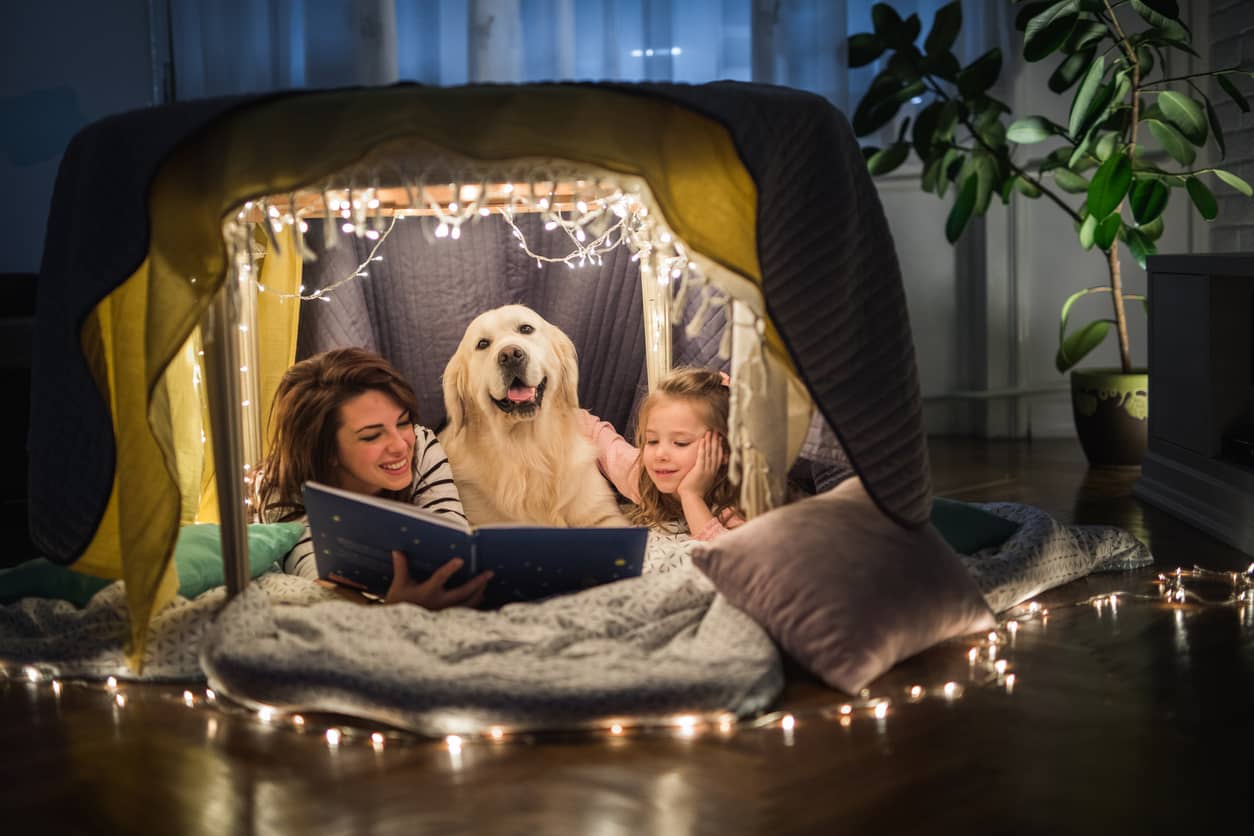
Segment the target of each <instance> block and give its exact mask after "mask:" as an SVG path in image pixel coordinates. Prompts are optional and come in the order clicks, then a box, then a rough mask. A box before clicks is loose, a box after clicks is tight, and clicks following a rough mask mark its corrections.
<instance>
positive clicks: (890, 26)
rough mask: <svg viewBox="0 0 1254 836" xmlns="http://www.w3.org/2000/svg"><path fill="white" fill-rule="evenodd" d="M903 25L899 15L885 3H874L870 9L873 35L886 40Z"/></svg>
mask: <svg viewBox="0 0 1254 836" xmlns="http://www.w3.org/2000/svg"><path fill="white" fill-rule="evenodd" d="M863 8H865V7H863ZM903 24H904V21H903V20H902V19H901V15H899V14H897V10H896V9H894V8H893V7H892V6H890V5H888V4H887V3H876V4H875V5H874V6H872V7H871V25H872V26H874V27H875V34H877V35H881V36H883V37H885V39H887V37H888V35H889V34H890V33H892V32H895V31H896V30H897V29H899V28H901V26H902V25H903Z"/></svg>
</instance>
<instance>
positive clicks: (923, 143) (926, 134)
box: [910, 102, 945, 160]
mask: <svg viewBox="0 0 1254 836" xmlns="http://www.w3.org/2000/svg"><path fill="white" fill-rule="evenodd" d="M944 107H945V105H944V104H942V103H941V102H932V103H931V104H930V105H928V106H927V107H925V108H923V109H922V110H920V111H919V115H918V117H917V118H916V119H915V120H914V131H913V132H912V133H911V135H910V136H911V139H912V140H913V141H914V151H915V153H916V154H918V155H919V159H921V160H929V159H931V158H932V155H933V150H932V149H933V147H934V146H935V145H936V144H937V143H939V142H944V140H942V139H939V138H938V137H937V136H936V126H937V125H939V124H940V118H941V111H942V110H944Z"/></svg>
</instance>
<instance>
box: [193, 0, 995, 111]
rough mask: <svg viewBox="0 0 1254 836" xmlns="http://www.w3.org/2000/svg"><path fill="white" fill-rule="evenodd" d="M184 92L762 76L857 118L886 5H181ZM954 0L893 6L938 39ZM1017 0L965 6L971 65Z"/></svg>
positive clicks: (271, 0) (244, 0) (516, 1)
mask: <svg viewBox="0 0 1254 836" xmlns="http://www.w3.org/2000/svg"><path fill="white" fill-rule="evenodd" d="M168 2H169V4H170V5H169V20H170V42H171V43H170V53H171V56H172V63H173V67H174V84H173V88H174V90H173V92H174V98H176V99H179V100H183V99H191V98H199V97H203V96H216V95H224V94H230V93H243V92H261V91H267V90H280V89H286V88H299V87H339V86H348V85H373V84H390V83H392V82H395V81H417V82H422V83H424V84H439V85H455V84H466V83H473V82H528V81H549V80H568V79H575V80H609V79H613V80H624V81H645V80H650V81H678V82H690V83H701V82H705V81H713V80H717V79H734V80H740V81H759V82H765V83H771V84H781V85H786V86H789V87H796V88H800V89H803V90H809V91H811V92H813V93H817V94H819V95H821V96H824V97H826V98H827V99H828V100H830V101H831V102H832V103H833V104H835V105H837V106H838V107H840V108H842V109H845V110H849V109H851V108H852V106H853V105H854V104H856V103H857V101H858V98H859V97H860V96H861V94H862V92H863V91H864V90H865V89H866V86H867V85H868V84H869V83H870V80H871V78H873V77H874V75H875V74H876V73H877V72H878V71H879V69H880V68H879V67H878V66H877V65H871V66H868V67H861V68H859V69H856V70H850V69H848V66H847V61H846V55H845V39H846V38H847V37H848V35H849V34H850V33H852V32H865V31H870V29H871V6H872V2H871V0H469V2H463V0H360V2H353V0H309V2H302V0H265V2H250V1H249V0H168ZM945 2H946V0H892V2H891V3H890V5H892V6H893V7H894V8H896V9H897V10H898V12H899V13H900V14H901V16H902V17H906V16H908V15H909V14H911V13H917V14H918V15H919V16H920V17H921V18H922V20H923V30H924V32H926V31H927V30H928V29H929V28H930V26H931V23H932V16H933V15H934V14H935V11H936V9H938V8H940V7H941V6H942V5H944V4H945ZM1011 11H1012V10H1011V9H1009V4H1008V3H1006V2H1005V0H963V16H964V19H965V23H964V25H963V31H962V37H961V39H960V41H959V44H958V47H959V57H960V58H962V59H965V60H970V59H971V58H974V57H975V56H976V55H978V54H979V53H981V52H983V51H984V50H986V49H988V48H989V47H991V46H997V45H1000V46H1002V48H1003V53H1004V54H1006V55H1007V57H1009V55H1010V54H1011V51H1010V50H1008V49H1006V43H1005V41H1006V40H1007V39H1008V36H1009V32H1010V26H1009V19H1010V18H1009V14H1010V13H1011Z"/></svg>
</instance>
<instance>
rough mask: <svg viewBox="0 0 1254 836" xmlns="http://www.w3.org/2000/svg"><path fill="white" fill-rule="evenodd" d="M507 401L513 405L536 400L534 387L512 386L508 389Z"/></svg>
mask: <svg viewBox="0 0 1254 836" xmlns="http://www.w3.org/2000/svg"><path fill="white" fill-rule="evenodd" d="M509 399H510V400H511V401H513V402H514V403H526V402H527V401H534V400H535V399H536V387H534V386H518V385H517V384H515V385H514V386H511V387H509Z"/></svg>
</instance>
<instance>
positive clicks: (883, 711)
mask: <svg viewBox="0 0 1254 836" xmlns="http://www.w3.org/2000/svg"><path fill="white" fill-rule="evenodd" d="M887 716H888V703H886V702H881V703H876V704H875V717H876V719H878V720H883V719H884V718H885V717H887Z"/></svg>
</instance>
